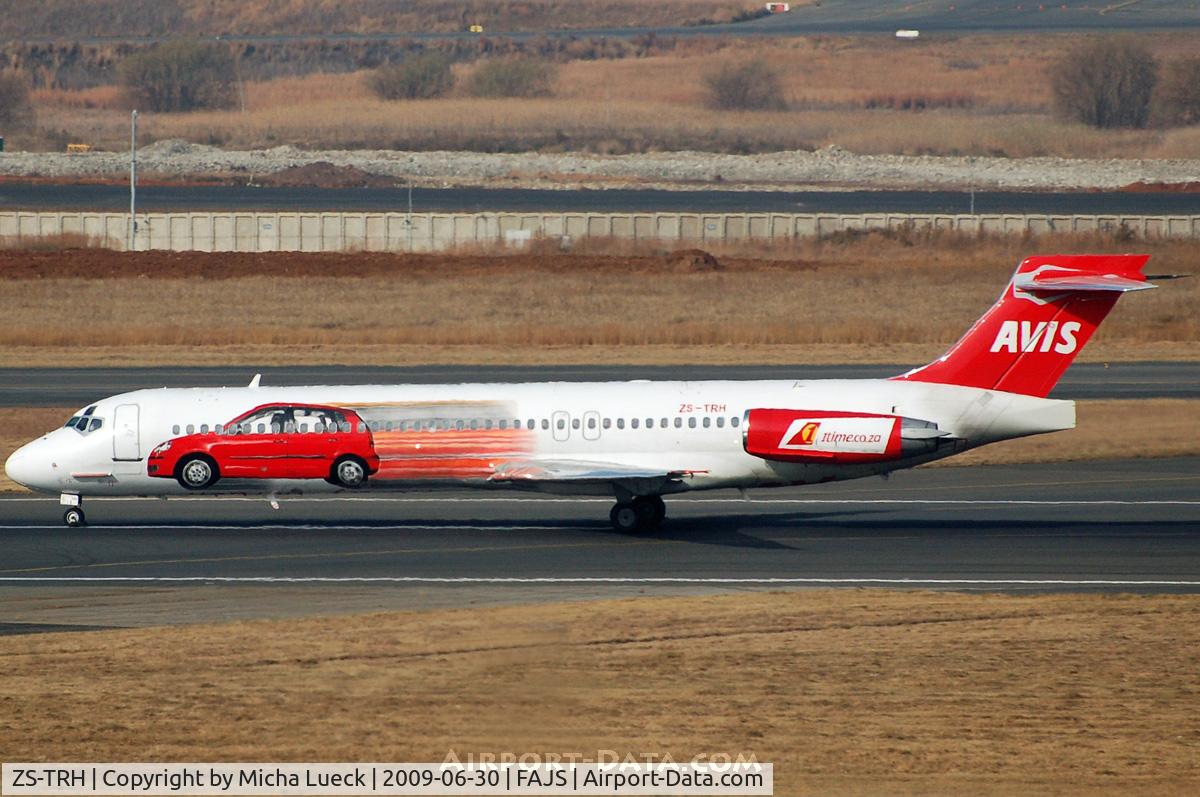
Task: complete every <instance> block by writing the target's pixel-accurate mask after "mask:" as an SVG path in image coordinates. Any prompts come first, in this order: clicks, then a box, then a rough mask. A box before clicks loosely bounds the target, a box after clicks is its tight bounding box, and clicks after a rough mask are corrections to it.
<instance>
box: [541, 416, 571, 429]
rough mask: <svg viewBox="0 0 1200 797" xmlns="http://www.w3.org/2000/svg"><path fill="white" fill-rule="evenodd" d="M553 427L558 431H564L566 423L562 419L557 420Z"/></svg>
mask: <svg viewBox="0 0 1200 797" xmlns="http://www.w3.org/2000/svg"><path fill="white" fill-rule="evenodd" d="M555 426H557V427H558V428H559V429H566V428H567V422H566V420H565V419H564V418H559V419H558V423H556V424H555ZM542 428H543V429H545V428H546V427H544V426H543V427H542Z"/></svg>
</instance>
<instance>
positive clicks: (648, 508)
mask: <svg viewBox="0 0 1200 797" xmlns="http://www.w3.org/2000/svg"><path fill="white" fill-rule="evenodd" d="M666 517H667V505H666V504H665V503H664V502H663V500H662V498H661V497H660V496H657V495H639V496H638V497H636V498H634V499H633V500H632V501H620V502H618V503H617V505H616V506H614V507H613V508H612V512H609V513H608V519H609V520H610V521H612V525H613V528H614V529H616V530H617V531H623V532H627V533H628V532H634V531H653V530H654V529H657V528H658V527H659V526H661V525H662V522H663V520H664V519H665V518H666Z"/></svg>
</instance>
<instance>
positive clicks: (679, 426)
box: [663, 418, 683, 429]
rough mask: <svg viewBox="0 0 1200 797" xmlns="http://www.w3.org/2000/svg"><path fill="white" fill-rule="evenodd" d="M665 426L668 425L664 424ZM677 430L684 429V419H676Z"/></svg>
mask: <svg viewBox="0 0 1200 797" xmlns="http://www.w3.org/2000/svg"><path fill="white" fill-rule="evenodd" d="M663 426H666V424H665V423H664V424H663ZM675 428H676V429H682V428H683V418H676V419H675Z"/></svg>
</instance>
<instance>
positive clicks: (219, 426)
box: [213, 423, 225, 434]
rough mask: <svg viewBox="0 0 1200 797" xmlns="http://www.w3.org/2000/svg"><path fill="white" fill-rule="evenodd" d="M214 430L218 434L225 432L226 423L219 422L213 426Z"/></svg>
mask: <svg viewBox="0 0 1200 797" xmlns="http://www.w3.org/2000/svg"><path fill="white" fill-rule="evenodd" d="M213 431H214V432H216V433H217V434H223V433H224V432H225V424H223V423H218V424H217V425H216V426H214V427H213Z"/></svg>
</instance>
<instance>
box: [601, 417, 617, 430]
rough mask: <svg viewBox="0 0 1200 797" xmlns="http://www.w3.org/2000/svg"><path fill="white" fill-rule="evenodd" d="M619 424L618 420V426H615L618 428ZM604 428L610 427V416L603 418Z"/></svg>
mask: <svg viewBox="0 0 1200 797" xmlns="http://www.w3.org/2000/svg"><path fill="white" fill-rule="evenodd" d="M619 424H620V422H619V421H618V426H617V428H618V429H620V428H621V427H620V425H619ZM604 428H605V429H611V428H612V418H605V419H604Z"/></svg>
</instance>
